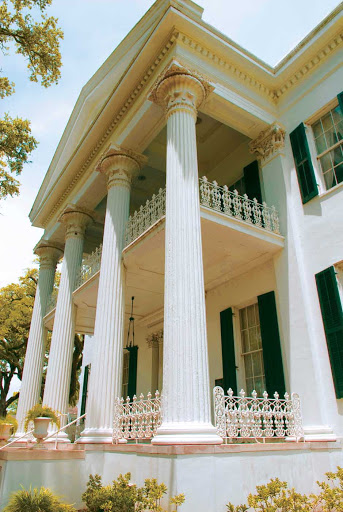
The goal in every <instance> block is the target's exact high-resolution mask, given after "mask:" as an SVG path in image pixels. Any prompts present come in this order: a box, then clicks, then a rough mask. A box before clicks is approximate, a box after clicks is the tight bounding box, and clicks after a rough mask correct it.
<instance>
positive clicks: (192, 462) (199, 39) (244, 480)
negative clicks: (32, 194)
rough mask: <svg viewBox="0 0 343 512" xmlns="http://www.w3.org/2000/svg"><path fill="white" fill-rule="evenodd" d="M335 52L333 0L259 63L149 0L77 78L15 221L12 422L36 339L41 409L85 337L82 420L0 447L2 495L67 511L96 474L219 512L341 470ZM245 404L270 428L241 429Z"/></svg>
mask: <svg viewBox="0 0 343 512" xmlns="http://www.w3.org/2000/svg"><path fill="white" fill-rule="evenodd" d="M342 42H343V5H342V4H340V5H339V6H338V7H337V8H336V10H335V11H333V12H332V13H331V14H330V15H329V16H328V17H327V18H326V19H325V20H323V21H322V23H321V24H320V25H319V26H318V27H316V28H315V29H314V30H313V31H312V32H311V33H310V34H309V35H308V36H307V37H306V38H305V39H304V40H303V41H302V42H301V43H300V44H299V45H298V46H297V47H296V48H295V49H294V50H293V51H292V52H291V53H290V54H289V55H287V56H286V57H285V58H284V59H283V60H282V61H281V62H280V63H279V64H278V65H277V66H276V67H275V68H272V67H270V66H268V65H267V64H265V63H264V62H262V61H260V60H259V59H258V58H256V57H255V56H254V55H251V54H249V53H248V52H247V51H245V50H244V49H243V48H241V47H239V46H238V45H237V44H236V43H234V42H233V41H231V40H230V39H229V38H228V37H226V36H225V35H223V34H221V33H220V32H218V31H217V30H216V29H215V28H214V27H212V26H210V25H208V24H206V23H205V22H204V21H203V20H202V9H201V8H200V7H199V6H197V5H196V4H195V3H193V2H192V1H191V0H157V1H156V2H155V3H154V5H153V6H152V7H151V9H150V10H149V11H148V12H147V13H146V14H145V15H144V16H143V18H142V19H141V20H140V21H139V23H138V24H137V25H136V26H135V27H134V28H133V29H132V31H131V32H130V33H129V34H128V35H127V36H126V38H125V39H124V40H123V42H122V43H121V44H120V45H119V46H118V47H117V48H116V49H115V51H114V52H113V53H112V55H111V56H110V57H109V58H108V59H107V60H106V62H105V63H104V64H103V65H102V66H101V68H100V69H99V70H98V71H97V73H96V74H95V75H94V76H93V77H92V78H91V79H90V81H89V82H88V83H87V84H86V85H85V87H84V88H83V89H82V91H81V94H80V97H79V99H78V101H77V103H76V105H75V108H74V110H73V113H72V115H71V117H70V120H69V122H68V125H67V127H66V129H65V131H64V134H63V136H62V139H61V141H60V143H59V145H58V148H57V150H56V153H55V155H54V157H53V159H52V162H51V165H50V167H49V169H48V171H47V174H46V176H45V179H44V181H43V183H42V185H41V188H40V190H39V192H38V195H37V198H36V201H35V203H34V205H33V207H32V210H31V213H30V219H31V221H32V223H33V225H34V226H37V227H40V228H44V235H43V237H42V239H41V240H40V242H39V243H38V244H37V246H36V248H35V252H36V254H37V255H38V256H39V258H40V274H39V282H38V290H37V295H36V300H35V305H34V311H33V317H32V324H31V331H30V337H29V342H28V348H27V353H26V360H25V367H24V373H23V380H22V386H21V391H20V398H19V406H18V415H17V418H18V421H19V423H20V429H19V431H20V432H23V420H24V418H25V414H26V412H27V411H28V410H29V409H30V408H31V407H32V406H33V405H34V404H35V403H36V402H37V401H38V400H39V395H40V389H41V379H42V365H43V354H44V345H45V339H46V332H47V330H48V329H49V330H51V331H52V339H51V349H50V355H49V365H48V369H47V376H46V383H45V390H44V399H43V403H44V404H46V405H48V406H51V407H52V408H53V409H55V410H57V411H59V412H61V413H66V412H67V409H68V397H69V387H70V375H71V365H72V355H73V347H74V335H75V333H79V334H85V335H86V336H85V340H86V341H85V349H84V362H83V367H82V375H81V393H80V407H79V409H80V415H84V414H86V417H85V428H84V430H83V432H82V434H81V437H80V438H79V439H78V440H77V442H76V443H75V445H71V444H70V443H69V440H68V438H67V435H66V433H65V432H64V431H62V432H59V433H58V439H59V443H58V446H59V448H60V449H59V450H57V451H56V453H55V452H53V450H46V451H44V450H42V453H40V451H39V450H37V451H35V450H31V452H30V450H28V449H26V448H22V447H21V448H12V449H11V450H8V452H6V457H5V456H4V455H1V457H0V463H1V465H2V467H3V476H2V478H3V482H2V493H3V494H2V495H3V498H2V499H3V500H5V498H6V496H7V495H8V492H9V491H11V490H14V489H16V488H18V487H19V483H20V484H24V485H29V484H32V485H47V486H51V487H52V488H53V489H55V490H57V491H58V492H59V493H60V494H64V495H65V496H67V497H68V498H69V499H70V500H74V501H77V502H78V503H79V502H80V495H81V492H82V489H83V488H84V484H85V481H86V480H87V476H88V474H89V473H90V472H93V473H94V472H98V473H101V474H102V475H103V476H104V479H105V480H106V481H110V480H113V479H114V478H116V477H117V475H118V474H119V473H120V472H122V473H124V472H126V471H131V472H132V474H133V480H134V481H136V482H138V483H140V482H141V481H142V480H143V479H144V478H147V477H156V478H158V479H159V480H164V481H165V482H166V483H167V485H168V486H169V487H170V488H171V491H172V492H184V493H185V494H186V502H185V504H184V505H183V508H182V511H183V512H190V511H195V510H197V511H199V512H202V511H205V510H206V511H211V512H212V511H213V512H223V511H224V510H225V503H227V502H228V501H229V500H231V501H236V502H237V503H239V502H242V501H243V500H244V498H245V496H246V495H247V493H248V492H251V491H252V490H253V489H254V486H255V485H256V484H260V483H262V482H266V481H267V480H269V479H270V478H271V477H276V476H279V477H280V478H281V479H286V480H288V481H289V483H290V484H291V485H296V486H297V488H298V489H299V490H302V491H304V490H306V491H309V490H313V486H314V482H315V480H317V479H318V478H321V477H322V475H323V473H324V472H325V471H328V470H332V469H334V468H335V466H336V465H337V464H341V465H342V463H343V453H342V446H341V439H342V437H343V400H342V398H343V312H342V302H343V229H342V219H343V93H342V90H343V68H342V63H343V51H342V46H343V45H342ZM62 256H63V263H62V270H61V281H60V286H59V290H58V294H57V296H53V297H52V299H51V298H50V295H51V293H52V289H53V281H54V273H55V269H56V264H57V262H58V260H59V259H60V258H61V257H62ZM132 297H134V301H133V312H132V309H131V305H132V300H131V298H132ZM133 318H134V327H135V332H134V337H133V336H132V327H133ZM128 331H129V335H128V336H127V335H126V333H127V332H128ZM218 386H220V387H221V388H222V389H223V391H221V390H220V388H219V387H218ZM215 387H216V389H215V397H214V398H213V388H215ZM229 389H231V390H232V391H230V392H228V390H229ZM241 389H244V390H245V395H244V393H240V390H241ZM156 390H159V391H160V392H161V393H162V399H161V398H160V397H159V394H157V395H156V398H155V391H156ZM265 391H266V392H267V393H268V395H267V393H265ZM286 391H287V393H286V395H285V392H286ZM149 392H151V393H152V396H151V397H150V395H149ZM275 392H276V393H277V394H276V395H275ZM141 394H143V395H144V397H143V396H142V397H141V398H140V396H141ZM224 394H225V395H224ZM126 395H128V396H129V397H130V399H128V400H127V401H125V400H124V401H123V400H121V401H120V398H121V397H122V396H123V397H124V399H125V398H126ZM134 395H135V396H137V398H134V399H133V396H134ZM298 395H299V397H300V404H301V405H300V409H299V401H298ZM118 399H119V400H118ZM221 404H222V405H221ZM259 404H260V405H261V404H264V405H263V407H264V406H266V407H267V406H268V407H269V409H268V410H269V411H274V413H273V414H274V416H272V419H270V418H269V420H268V418H267V416H266V415H265V416H263V413H261V414H260V415H258V419H257V420H256V414H255V416H254V422H255V423H254V425H251V424H248V422H247V423H246V424H245V425H243V423H244V418H243V416H242V415H241V416H239V413H240V407H244V408H245V409H244V410H245V411H249V410H252V408H255V409H254V411H255V413H256V410H259V411H260V410H261V409H259V407H260V405H259ZM266 404H267V405H266ZM249 408H250V409H249ZM276 409H277V410H278V411H281V412H282V414H281V416H277V414H276V412H275V411H276ZM137 410H139V411H140V413H141V415H140V416H139V414H137ZM300 410H301V418H300ZM142 411H144V414H143V413H142ZM230 411H231V412H230ZM232 411H234V412H232ZM290 411H291V412H290ZM231 413H232V414H233V415H234V414H235V415H236V416H234V418H235V421H233V422H232V421H231V420H230V418H231V419H232V418H233V416H229V415H230V414H231ZM130 415H131V419H130ZM133 417H134V420H133V419H132V418H133ZM142 418H143V419H142ZM242 418H243V419H242ZM280 418H281V419H280ZM250 419H251V417H250ZM255 420H256V421H255ZM249 421H250V420H249ZM268 421H269V423H268ZM235 422H236V423H235ZM249 429H250V430H249ZM137 438H138V439H141V440H145V442H144V443H142V442H141V443H132V442H130V439H133V440H137ZM246 438H249V439H250V440H251V442H244V443H242V442H239V441H240V440H241V441H242V440H244V441H246V440H247V439H246ZM260 438H263V440H265V438H270V440H271V441H274V442H269V443H268V442H265V443H261V439H260ZM299 438H301V440H300V441H299ZM259 439H260V440H259ZM228 440H229V441H233V442H231V443H230V442H229V443H227V441H228ZM127 441H129V442H127ZM223 441H224V442H223ZM267 441H268V439H267ZM161 445H162V446H161ZM166 445H167V446H166ZM180 445H181V446H180ZM184 445H187V446H184ZM0 453H2V454H3V453H4V452H0ZM20 454H22V455H20ZM30 454H31V455H30ZM51 459H53V460H54V461H55V462H54V463H52V461H51ZM48 463H49V470H46V471H45V469H46V468H47V467H48V466H47V464H48ZM29 464H30V466H29ZM45 465H46V466H45ZM29 468H30V469H29ZM44 468H45V469H44ZM305 468H306V470H305Z"/></svg>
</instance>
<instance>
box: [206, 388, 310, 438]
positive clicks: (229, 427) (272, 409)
mask: <svg viewBox="0 0 343 512" xmlns="http://www.w3.org/2000/svg"><path fill="white" fill-rule="evenodd" d="M213 399H214V417H215V426H216V428H217V433H218V435H219V436H220V437H222V438H223V439H225V440H226V439H229V440H230V441H232V439H244V438H245V439H246V438H255V439H256V438H262V439H263V440H265V439H270V438H285V437H291V438H295V439H300V438H302V437H303V436H304V431H303V427H302V419H301V409H300V399H299V395H298V394H297V393H292V395H291V396H290V395H289V394H288V393H285V397H284V398H279V394H278V393H274V398H268V393H267V392H266V391H265V392H264V393H263V398H259V397H258V396H257V393H256V391H253V392H252V393H251V397H248V396H245V392H244V390H243V389H242V390H241V391H240V393H239V396H233V391H232V389H229V391H228V394H227V395H225V394H224V390H223V388H221V387H220V386H216V387H215V388H214V390H213Z"/></svg>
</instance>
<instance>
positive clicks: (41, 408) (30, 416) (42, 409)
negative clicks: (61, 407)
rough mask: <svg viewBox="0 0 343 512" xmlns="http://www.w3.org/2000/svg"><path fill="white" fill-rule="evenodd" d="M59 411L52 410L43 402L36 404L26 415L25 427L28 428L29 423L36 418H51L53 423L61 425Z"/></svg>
mask: <svg viewBox="0 0 343 512" xmlns="http://www.w3.org/2000/svg"><path fill="white" fill-rule="evenodd" d="M57 415H58V413H57V412H55V411H54V410H52V409H51V408H50V407H47V406H46V405H42V404H36V405H35V406H33V407H32V409H30V410H29V411H28V412H27V414H26V416H25V423H24V429H25V431H27V430H28V427H29V423H30V422H31V421H33V420H34V419H36V418H50V420H51V421H52V423H54V424H55V425H56V426H57V428H59V426H60V420H59V418H58V416H57Z"/></svg>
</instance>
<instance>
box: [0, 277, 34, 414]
mask: <svg viewBox="0 0 343 512" xmlns="http://www.w3.org/2000/svg"><path fill="white" fill-rule="evenodd" d="M37 279H38V271H37V269H30V270H28V271H27V272H26V273H25V275H24V276H22V277H20V279H19V283H12V284H9V285H7V286H5V287H3V288H1V289H0V416H5V415H6V410H7V407H8V406H9V405H11V404H12V402H14V401H15V400H16V399H17V398H18V396H19V393H15V394H14V395H12V396H11V397H9V398H7V395H8V391H9V388H10V385H11V381H12V379H13V377H14V375H16V376H17V377H18V378H19V379H20V380H21V378H22V372H23V364H24V357H25V351H26V346H27V340H28V336H29V329H30V322H31V315H32V310H33V304H34V298H35V293H36V285H37Z"/></svg>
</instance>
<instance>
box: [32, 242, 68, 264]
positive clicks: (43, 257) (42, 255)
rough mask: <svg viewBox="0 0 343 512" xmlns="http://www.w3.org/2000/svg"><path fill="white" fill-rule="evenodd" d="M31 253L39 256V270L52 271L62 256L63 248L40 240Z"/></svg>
mask: <svg viewBox="0 0 343 512" xmlns="http://www.w3.org/2000/svg"><path fill="white" fill-rule="evenodd" d="M33 252H34V253H35V254H37V256H39V268H40V269H42V268H45V269H53V268H55V267H56V265H57V262H58V260H59V259H60V258H61V257H62V255H63V248H62V246H60V245H59V244H58V243H56V242H50V241H49V240H43V239H42V240H40V241H39V242H38V244H37V245H36V247H35V248H34V250H33Z"/></svg>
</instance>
